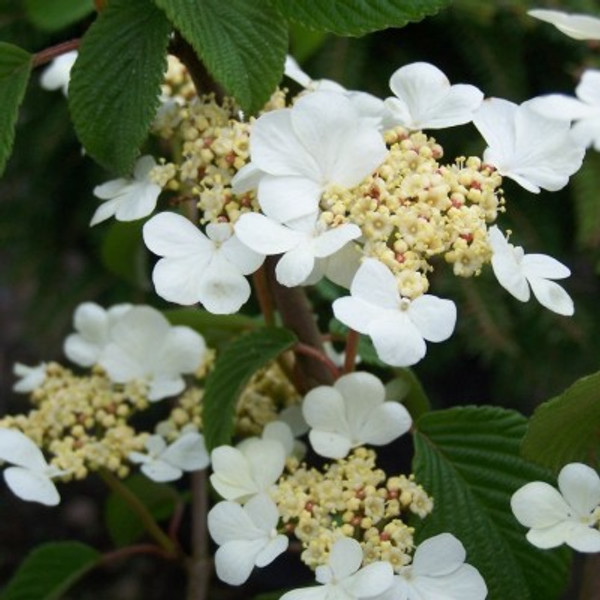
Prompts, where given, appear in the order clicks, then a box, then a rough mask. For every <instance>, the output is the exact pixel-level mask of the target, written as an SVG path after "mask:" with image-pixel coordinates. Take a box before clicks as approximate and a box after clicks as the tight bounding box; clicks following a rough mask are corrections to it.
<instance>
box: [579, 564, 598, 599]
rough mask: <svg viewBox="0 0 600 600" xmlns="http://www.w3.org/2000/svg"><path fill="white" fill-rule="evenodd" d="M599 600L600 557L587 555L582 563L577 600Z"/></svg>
mask: <svg viewBox="0 0 600 600" xmlns="http://www.w3.org/2000/svg"><path fill="white" fill-rule="evenodd" d="M598 598H600V555H599V554H589V555H588V556H586V557H585V562H584V563H583V576H582V583H581V590H580V592H579V600H597V599H598Z"/></svg>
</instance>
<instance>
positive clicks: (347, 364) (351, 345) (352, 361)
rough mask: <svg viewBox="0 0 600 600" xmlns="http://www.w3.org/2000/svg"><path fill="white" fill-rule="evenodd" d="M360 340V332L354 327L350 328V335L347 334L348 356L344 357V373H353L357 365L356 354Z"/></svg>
mask: <svg viewBox="0 0 600 600" xmlns="http://www.w3.org/2000/svg"><path fill="white" fill-rule="evenodd" d="M359 340H360V333H358V331H354V329H348V335H347V336H346V352H345V354H346V357H345V359H344V373H352V371H354V367H355V366H356V354H357V352H358V342H359Z"/></svg>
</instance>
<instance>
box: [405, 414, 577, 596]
mask: <svg viewBox="0 0 600 600" xmlns="http://www.w3.org/2000/svg"><path fill="white" fill-rule="evenodd" d="M526 427H527V419H525V417H523V416H522V415H520V414H519V413H517V412H514V411H509V410H504V409H501V408H496V407H487V406H486V407H461V408H453V409H450V410H444V411H437V412H433V413H428V414H425V415H424V416H423V417H421V419H419V421H418V423H417V432H416V434H415V458H414V464H413V468H414V471H415V475H416V477H417V481H419V483H421V484H422V485H423V487H424V488H425V490H426V491H427V492H428V493H429V494H431V495H432V496H433V498H434V509H433V512H432V513H431V515H430V516H428V517H427V519H426V520H425V522H424V524H423V526H422V528H421V530H420V531H419V539H420V540H423V539H426V538H429V537H431V536H434V535H436V534H438V533H442V532H445V531H447V532H450V533H452V534H454V535H455V536H456V537H457V538H458V539H460V540H461V542H462V543H463V544H464V545H465V548H466V549H467V562H468V563H470V564H472V565H474V566H475V567H476V568H477V569H478V570H479V571H480V573H481V574H482V576H483V578H484V579H485V581H486V584H487V586H488V590H489V595H488V600H506V599H507V598H511V599H514V600H552V599H555V598H558V597H559V596H560V593H561V591H562V589H563V587H564V585H565V584H566V582H567V574H568V569H569V556H570V552H569V551H568V549H566V548H562V549H559V550H552V551H550V550H539V549H537V548H535V547H534V546H532V545H531V544H530V543H529V542H528V541H527V540H526V538H525V533H526V531H525V528H523V527H522V526H521V525H520V524H519V523H518V522H517V520H516V519H515V518H514V516H513V514H512V512H511V509H510V498H511V496H512V494H513V493H514V492H515V491H516V490H517V489H518V488H520V487H521V486H523V485H525V484H526V483H528V482H530V481H549V482H551V483H555V481H552V480H551V479H549V477H550V476H551V474H550V473H549V472H548V471H546V470H545V469H542V468H540V467H538V466H536V465H532V464H531V463H528V462H526V461H525V460H524V459H523V458H522V457H521V456H520V454H519V445H520V443H521V440H522V438H523V435H524V433H525V430H526Z"/></svg>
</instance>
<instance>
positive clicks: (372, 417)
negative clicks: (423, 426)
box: [357, 402, 412, 446]
mask: <svg viewBox="0 0 600 600" xmlns="http://www.w3.org/2000/svg"><path fill="white" fill-rule="evenodd" d="M411 425H412V419H411V418H410V415H409V414H408V411H407V410H406V408H404V406H402V405H401V404H398V403H396V402H385V403H383V404H382V405H381V406H378V407H377V408H376V409H375V410H373V411H371V413H370V414H369V416H368V419H367V420H366V421H365V422H364V424H363V425H362V426H361V428H360V429H359V431H358V435H357V437H359V438H360V439H361V440H364V443H365V444H372V445H374V446H385V445H386V444H389V443H390V442H392V441H393V440H395V439H396V438H398V437H400V436H401V435H403V434H405V433H406V432H407V431H408V430H409V429H410V426H411Z"/></svg>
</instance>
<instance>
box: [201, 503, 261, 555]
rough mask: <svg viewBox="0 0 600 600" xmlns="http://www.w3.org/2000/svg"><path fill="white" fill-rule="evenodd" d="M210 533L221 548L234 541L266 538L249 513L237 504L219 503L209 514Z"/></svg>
mask: <svg viewBox="0 0 600 600" xmlns="http://www.w3.org/2000/svg"><path fill="white" fill-rule="evenodd" d="M208 531H209V533H210V536H211V537H212V539H213V540H214V541H215V543H217V544H218V545H219V546H222V545H223V544H226V543H227V542H231V541H233V540H242V539H243V540H257V539H258V540H260V539H263V538H264V537H265V533H264V531H261V530H260V529H259V528H258V527H256V525H255V524H254V523H253V522H252V519H251V518H250V516H249V515H248V512H247V511H246V510H245V509H244V508H242V506H240V505H239V504H238V503H237V502H229V501H224V502H219V503H217V504H215V505H214V506H213V507H212V508H211V510H210V511H209V513H208Z"/></svg>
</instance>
